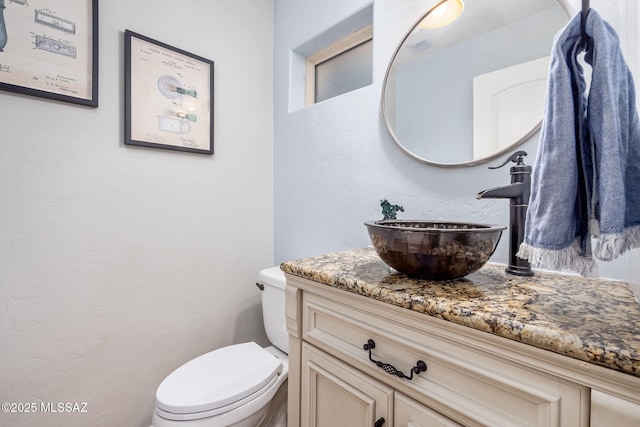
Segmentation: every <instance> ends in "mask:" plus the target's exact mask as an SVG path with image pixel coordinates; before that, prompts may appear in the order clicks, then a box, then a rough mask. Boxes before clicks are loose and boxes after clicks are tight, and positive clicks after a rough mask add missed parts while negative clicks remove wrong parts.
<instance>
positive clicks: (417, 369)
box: [362, 339, 427, 425]
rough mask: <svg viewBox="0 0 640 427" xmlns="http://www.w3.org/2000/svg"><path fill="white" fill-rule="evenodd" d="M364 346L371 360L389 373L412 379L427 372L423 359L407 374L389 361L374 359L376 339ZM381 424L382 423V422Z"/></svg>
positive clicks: (370, 340) (368, 341)
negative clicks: (372, 353)
mask: <svg viewBox="0 0 640 427" xmlns="http://www.w3.org/2000/svg"><path fill="white" fill-rule="evenodd" d="M362 348H363V349H364V350H365V351H369V360H370V361H372V362H373V363H375V364H376V366H377V367H378V368H380V369H383V370H384V371H385V372H386V373H387V374H391V375H395V376H397V377H400V378H405V379H407V380H409V381H411V380H412V379H413V374H420V373H422V372H425V371H426V370H427V364H426V363H424V362H423V361H422V360H418V361H417V362H416V366H414V367H413V368H411V375H409V376H407V375H406V374H405V373H404V372H402V371H399V370H398V369H396V367H395V366H393V365H391V364H389V363H384V362H381V361H379V360H374V359H373V357H371V349H373V348H376V343H375V341H374V340H372V339H369V340H367V343H366V344H365V345H363V346H362ZM382 421H383V422H384V420H382ZM380 425H382V424H380Z"/></svg>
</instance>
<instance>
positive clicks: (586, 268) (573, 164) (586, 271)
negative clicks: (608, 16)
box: [518, 9, 640, 276]
mask: <svg viewBox="0 0 640 427" xmlns="http://www.w3.org/2000/svg"><path fill="white" fill-rule="evenodd" d="M586 33H587V35H588V37H587V38H584V37H581V30H580V14H578V15H576V16H575V17H574V18H573V19H572V20H571V21H570V22H569V23H568V24H567V25H566V26H565V28H564V29H563V30H561V31H560V32H559V33H558V34H557V35H556V37H555V38H554V45H553V50H552V53H551V65H550V70H549V82H548V92H547V100H546V106H545V117H544V120H543V125H542V131H541V136H540V145H539V147H538V153H537V157H536V161H535V165H534V169H533V177H532V178H533V179H532V188H531V199H530V201H529V208H528V211H527V218H526V224H525V236H524V241H523V243H522V245H521V246H520V250H519V252H518V256H519V257H521V258H524V259H527V260H529V262H530V263H531V264H532V265H533V266H537V267H543V268H549V269H553V270H561V269H570V270H574V271H577V272H578V273H580V274H582V275H585V276H590V275H595V274H596V262H595V259H596V258H597V259H600V260H604V261H610V260H612V259H614V258H616V257H618V256H619V255H621V254H622V253H624V252H625V251H627V250H629V249H632V248H637V247H640V120H639V118H638V111H637V107H636V99H635V88H634V83H633V77H632V76H631V73H630V71H629V69H628V67H627V64H626V63H625V61H624V58H623V56H622V53H621V51H620V46H619V41H618V37H617V35H616V33H615V31H614V29H613V28H612V27H611V26H610V25H609V24H608V23H606V22H605V21H604V20H603V19H602V18H601V17H600V15H599V14H598V13H597V12H596V11H595V10H593V9H591V10H590V11H589V14H588V17H587V21H586ZM585 45H586V55H585V58H584V60H585V61H586V63H587V64H589V66H590V68H591V70H592V72H591V80H590V81H588V79H585V67H583V66H582V65H581V61H580V60H578V58H577V56H578V54H579V53H580V52H581V51H584V50H585V48H584V47H585ZM592 238H593V239H594V241H595V246H594V247H593V248H591V240H592Z"/></svg>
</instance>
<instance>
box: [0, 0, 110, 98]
mask: <svg viewBox="0 0 640 427" xmlns="http://www.w3.org/2000/svg"><path fill="white" fill-rule="evenodd" d="M3 3H4V4H3V5H4V7H0V89H1V90H6V91H9V92H14V93H19V94H24V95H30V96H36V97H41V98H47V99H52V100H55V101H62V102H69V103H73V104H79V105H84V106H88V107H93V108H97V107H98V0H49V1H45V3H47V8H46V9H44V8H43V9H38V8H36V7H34V6H32V5H31V3H30V2H28V1H27V0H11V1H7V2H6V3H5V2H3ZM40 3H42V2H40Z"/></svg>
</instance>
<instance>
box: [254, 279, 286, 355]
mask: <svg viewBox="0 0 640 427" xmlns="http://www.w3.org/2000/svg"><path fill="white" fill-rule="evenodd" d="M258 282H259V283H260V284H261V285H262V286H263V288H262V319H263V321H264V330H265V331H266V332H267V338H269V341H270V342H271V344H273V345H274V346H276V347H278V348H279V349H280V350H282V351H283V352H285V353H287V354H289V335H288V334H287V321H286V317H285V311H284V300H285V299H284V285H285V277H284V273H283V272H282V270H280V267H271V268H266V269H264V270H262V271H260V273H259V274H258Z"/></svg>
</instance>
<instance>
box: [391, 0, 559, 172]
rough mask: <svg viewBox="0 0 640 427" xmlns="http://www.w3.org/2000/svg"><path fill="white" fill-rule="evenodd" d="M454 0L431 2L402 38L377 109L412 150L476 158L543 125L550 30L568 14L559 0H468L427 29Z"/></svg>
mask: <svg viewBox="0 0 640 427" xmlns="http://www.w3.org/2000/svg"><path fill="white" fill-rule="evenodd" d="M463 1H464V0H463ZM452 2H453V0H449V1H447V2H440V3H437V4H436V7H435V8H433V9H431V10H430V11H428V12H427V13H426V14H425V15H423V16H422V17H420V20H419V21H418V22H417V24H416V25H414V27H413V28H412V29H411V30H410V31H409V33H408V34H407V35H406V36H405V38H404V40H403V41H402V43H401V44H400V46H399V47H398V49H397V50H396V52H395V54H394V57H393V59H392V61H391V64H390V65H389V68H388V69H387V75H386V77H385V82H384V89H383V99H382V108H383V113H384V118H385V122H386V124H387V128H388V129H389V132H390V133H391V135H392V136H393V138H394V139H395V141H396V142H397V143H398V145H400V147H401V148H402V149H403V150H405V151H406V152H407V153H409V154H410V155H412V156H414V157H416V158H418V159H419V160H422V161H424V162H426V163H430V164H435V165H438V166H460V165H475V164H478V163H483V162H485V161H487V160H489V159H491V158H494V157H496V156H498V155H500V154H502V153H504V152H506V151H509V150H512V149H513V148H514V147H515V146H517V145H519V144H521V143H522V142H524V141H526V140H527V139H528V138H529V137H531V135H532V134H533V133H535V132H536V131H537V130H538V129H539V127H540V122H541V120H542V116H543V112H544V99H545V94H546V79H547V75H548V68H549V54H550V52H551V46H552V44H553V37H554V35H555V34H556V33H557V32H558V31H559V30H560V29H561V28H562V27H563V26H564V25H565V24H566V23H567V22H568V18H569V12H568V9H567V7H566V5H565V4H564V3H562V2H561V1H560V0H535V1H531V0H467V1H464V8H463V12H462V14H461V15H460V16H459V17H458V18H457V19H455V20H454V21H453V22H452V23H451V24H449V25H446V26H444V27H440V28H435V29H425V28H423V27H425V26H428V25H424V23H425V22H427V21H428V20H430V19H432V18H433V15H434V12H435V11H436V9H437V7H438V6H439V5H441V4H442V3H452ZM456 2H458V0H456Z"/></svg>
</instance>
